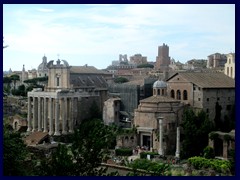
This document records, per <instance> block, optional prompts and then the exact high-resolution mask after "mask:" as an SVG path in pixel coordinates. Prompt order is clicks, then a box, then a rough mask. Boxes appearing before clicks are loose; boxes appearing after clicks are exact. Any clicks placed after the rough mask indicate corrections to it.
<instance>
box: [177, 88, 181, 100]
mask: <svg viewBox="0 0 240 180" xmlns="http://www.w3.org/2000/svg"><path fill="white" fill-rule="evenodd" d="M177 99H178V100H181V91H180V90H177Z"/></svg>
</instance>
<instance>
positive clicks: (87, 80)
mask: <svg viewBox="0 0 240 180" xmlns="http://www.w3.org/2000/svg"><path fill="white" fill-rule="evenodd" d="M70 84H73V86H74V87H95V88H107V82H106V80H105V79H104V78H103V76H102V75H100V74H72V75H70Z"/></svg>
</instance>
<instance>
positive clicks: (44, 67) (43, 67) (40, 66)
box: [38, 63, 48, 72]
mask: <svg viewBox="0 0 240 180" xmlns="http://www.w3.org/2000/svg"><path fill="white" fill-rule="evenodd" d="M47 70H48V68H47V64H46V63H41V64H40V65H39V66H38V72H42V71H47Z"/></svg>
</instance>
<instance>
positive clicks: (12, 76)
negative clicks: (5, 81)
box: [10, 74, 20, 90]
mask: <svg viewBox="0 0 240 180" xmlns="http://www.w3.org/2000/svg"><path fill="white" fill-rule="evenodd" d="M10 78H11V79H12V81H13V84H14V90H15V89H16V81H19V80H20V77H19V75H17V74H13V75H11V76H10Z"/></svg>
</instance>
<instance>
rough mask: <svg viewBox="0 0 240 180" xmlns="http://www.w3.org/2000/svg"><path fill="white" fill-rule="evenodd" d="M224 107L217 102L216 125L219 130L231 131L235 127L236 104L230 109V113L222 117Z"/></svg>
mask: <svg viewBox="0 0 240 180" xmlns="http://www.w3.org/2000/svg"><path fill="white" fill-rule="evenodd" d="M221 110H222V107H221V106H220V105H219V103H218V102H216V105H215V111H216V114H215V118H214V122H215V127H216V130H217V131H222V132H230V131H231V130H232V129H235V105H233V106H231V107H230V108H229V109H228V111H229V115H225V116H224V117H221Z"/></svg>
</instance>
